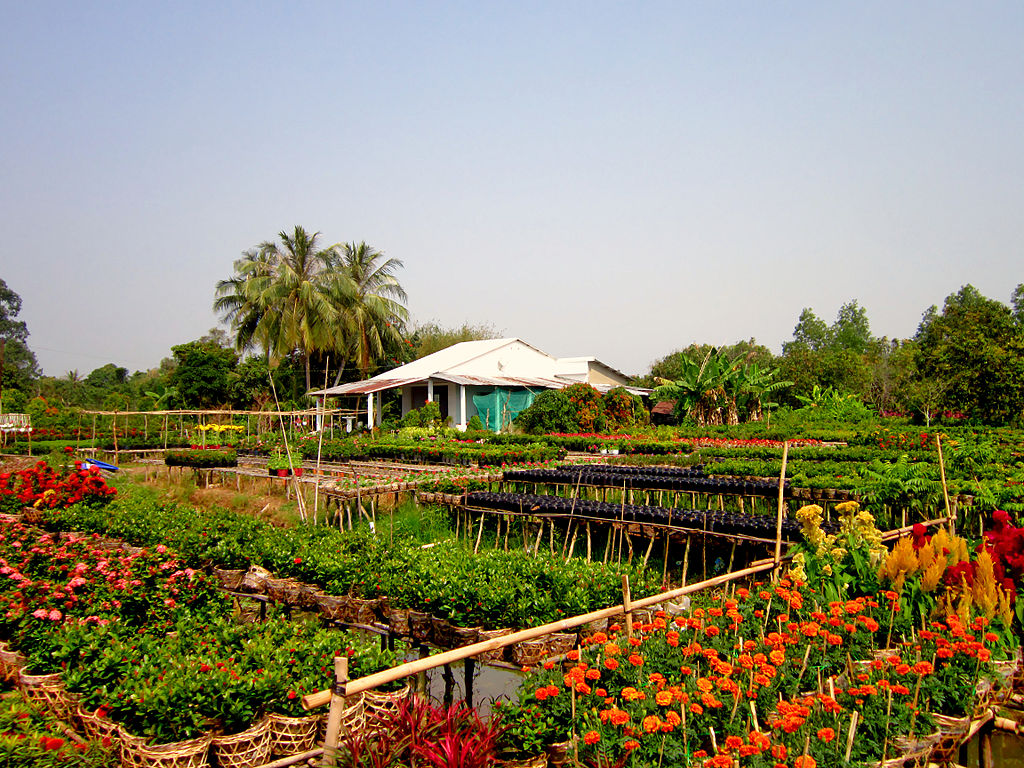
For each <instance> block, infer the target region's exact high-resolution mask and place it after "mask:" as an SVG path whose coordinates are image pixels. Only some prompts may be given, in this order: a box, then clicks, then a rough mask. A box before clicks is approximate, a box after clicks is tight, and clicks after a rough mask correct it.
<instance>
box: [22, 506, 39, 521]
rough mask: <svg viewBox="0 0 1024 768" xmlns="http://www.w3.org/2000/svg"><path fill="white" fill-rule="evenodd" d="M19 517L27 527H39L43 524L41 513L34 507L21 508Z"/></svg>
mask: <svg viewBox="0 0 1024 768" xmlns="http://www.w3.org/2000/svg"><path fill="white" fill-rule="evenodd" d="M21 516H22V518H24V520H25V522H26V523H28V524H29V525H39V524H40V523H41V522H43V513H42V512H40V511H39V510H38V509H36V508H35V507H23V508H22V514H21Z"/></svg>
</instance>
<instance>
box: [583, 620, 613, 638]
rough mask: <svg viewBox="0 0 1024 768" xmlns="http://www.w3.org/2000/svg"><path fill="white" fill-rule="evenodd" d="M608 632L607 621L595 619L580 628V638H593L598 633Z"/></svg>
mask: <svg viewBox="0 0 1024 768" xmlns="http://www.w3.org/2000/svg"><path fill="white" fill-rule="evenodd" d="M607 631H608V619H597V620H595V621H588V622H587V623H586V624H584V625H583V626H582V627H580V637H593V636H594V635H596V634H597V633H598V632H607Z"/></svg>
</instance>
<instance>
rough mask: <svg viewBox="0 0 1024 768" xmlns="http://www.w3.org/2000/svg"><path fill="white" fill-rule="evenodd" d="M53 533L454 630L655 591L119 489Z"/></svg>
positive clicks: (636, 574) (545, 565)
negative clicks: (421, 617) (362, 603)
mask: <svg viewBox="0 0 1024 768" xmlns="http://www.w3.org/2000/svg"><path fill="white" fill-rule="evenodd" d="M44 524H45V525H47V526H48V527H50V528H52V529H55V530H56V529H64V530H67V529H74V530H82V531H88V532H96V533H102V534H104V535H108V536H114V537H116V538H119V539H122V540H124V541H127V542H129V543H132V544H135V545H138V546H154V545H156V544H157V543H162V542H166V544H167V545H168V546H171V547H173V548H175V549H177V550H178V551H179V552H180V553H181V554H182V557H184V558H185V560H186V562H187V563H188V564H189V565H190V566H192V567H194V568H208V567H211V566H214V565H216V566H218V567H221V568H228V569H246V568H248V567H249V566H250V565H252V564H255V565H260V566H262V567H264V568H266V569H267V570H269V571H272V572H274V573H276V574H278V575H279V576H282V577H292V578H296V579H299V580H301V581H303V582H306V583H309V584H314V585H316V586H318V587H319V588H321V589H323V590H325V591H326V592H328V593H331V594H336V595H351V596H353V597H358V598H361V599H376V598H379V597H381V596H385V595H386V596H388V597H389V598H390V600H391V603H392V605H394V606H396V607H398V608H406V609H415V610H422V611H427V612H429V613H432V614H434V615H437V616H440V617H441V618H444V619H447V620H449V621H453V622H454V623H456V624H458V625H460V626H467V627H474V626H482V627H484V628H485V629H501V628H506V627H516V628H521V627H526V626H534V625H538V624H543V623H546V622H549V621H554V620H556V619H558V618H559V617H563V616H567V615H572V614H574V613H582V612H585V611H586V610H588V609H589V608H590V607H591V606H593V605H612V604H614V603H615V602H616V598H617V597H618V596H620V595H621V575H622V574H623V573H628V574H629V575H630V582H631V583H632V584H634V585H635V587H634V590H635V592H636V593H638V594H641V593H642V594H651V593H652V592H651V590H653V589H655V588H656V584H655V582H656V581H658V579H655V578H654V577H653V576H650V575H647V574H645V573H643V572H642V571H640V570H638V569H637V568H635V567H632V566H627V565H621V566H613V565H603V564H601V563H590V562H586V561H583V560H579V559H576V560H571V561H569V562H565V561H564V560H562V559H561V558H560V557H552V556H550V555H547V554H545V553H543V552H542V553H529V554H528V553H526V552H525V551H523V550H513V551H509V552H504V551H499V550H493V549H492V550H482V551H480V552H479V553H478V554H476V555H474V554H473V553H472V551H471V550H469V549H467V548H466V546H465V545H463V544H459V543H456V542H442V543H439V544H437V545H435V546H432V547H430V548H427V549H424V548H422V547H421V546H420V542H419V541H418V540H416V539H414V538H413V537H411V536H409V535H406V534H404V533H403V532H402V530H400V529H399V530H396V532H395V534H394V538H393V539H392V537H391V533H390V531H389V530H388V531H387V532H381V531H380V530H379V531H378V533H377V534H374V533H371V532H370V531H369V530H367V529H365V528H363V529H356V530H355V531H347V532H341V531H337V530H334V529H331V528H326V527H307V526H304V527H299V528H285V529H282V528H278V527H276V526H273V525H271V524H269V523H266V522H262V521H257V520H254V519H252V518H250V517H247V516H244V515H239V514H236V513H233V512H229V511H226V510H217V511H202V510H196V509H193V508H191V507H185V506H181V505H174V504H168V503H167V502H166V501H163V500H161V499H160V498H159V497H158V496H157V495H156V494H155V493H153V492H152V491H148V490H146V489H142V488H131V489H125V491H124V492H123V493H122V495H121V497H120V498H119V499H118V500H117V501H116V502H115V503H113V504H111V505H109V506H108V507H107V508H105V509H103V510H97V509H91V508H89V507H82V506H79V507H75V508H73V509H67V510H63V511H54V512H52V513H48V514H47V515H46V517H45V519H44Z"/></svg>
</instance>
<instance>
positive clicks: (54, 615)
mask: <svg viewBox="0 0 1024 768" xmlns="http://www.w3.org/2000/svg"><path fill="white" fill-rule="evenodd" d="M49 618H50V621H60V620H61V618H63V617H62V614H61V612H60V611H58V610H57V609H56V608H54V609H53V610H52V611H50V616H49Z"/></svg>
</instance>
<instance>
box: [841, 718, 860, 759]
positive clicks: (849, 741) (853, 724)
mask: <svg viewBox="0 0 1024 768" xmlns="http://www.w3.org/2000/svg"><path fill="white" fill-rule="evenodd" d="M859 717H860V712H858V711H857V710H854V711H853V717H851V718H850V730H849V732H848V733H847V734H846V755H845V756H844V757H843V762H844V763H849V762H850V753H851V752H853V737H854V735H855V734H856V733H857V718H859Z"/></svg>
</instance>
